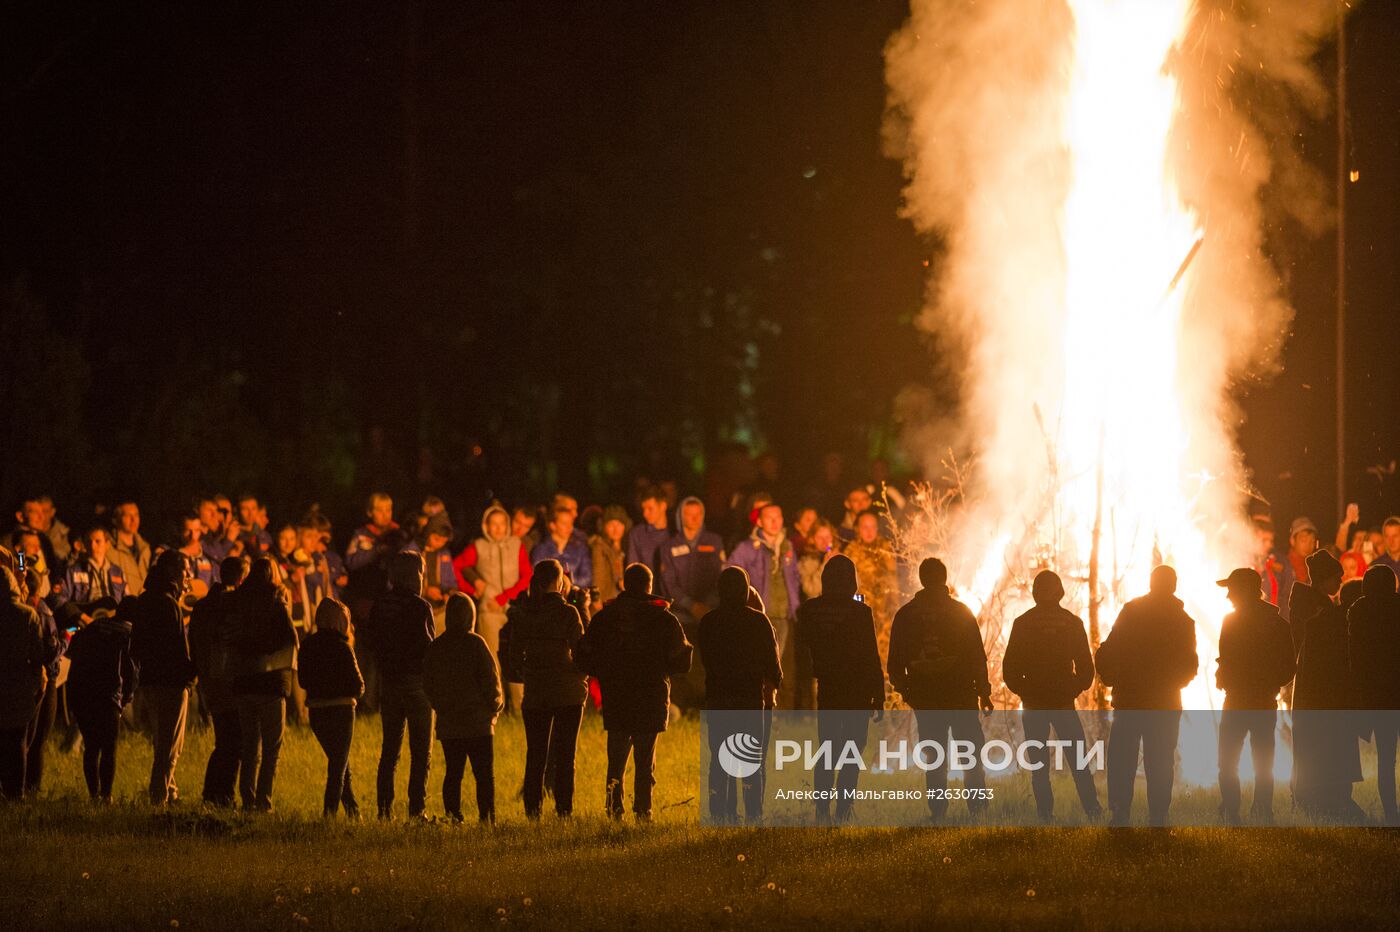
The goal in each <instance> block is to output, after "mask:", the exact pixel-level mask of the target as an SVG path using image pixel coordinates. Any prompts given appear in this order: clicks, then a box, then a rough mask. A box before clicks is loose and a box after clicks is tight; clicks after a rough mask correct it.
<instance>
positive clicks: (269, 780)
mask: <svg viewBox="0 0 1400 932" xmlns="http://www.w3.org/2000/svg"><path fill="white" fill-rule="evenodd" d="M277 573H278V571H277V567H276V564H275V563H273V561H272V558H271V557H259V558H258V559H256V560H254V561H253V563H252V565H251V566H250V567H249V568H248V578H247V579H245V580H244V581H243V583H242V584H241V585H240V586H239V587H238V589H237V590H235V592H234V603H233V614H234V617H235V618H236V624H237V631H236V633H235V636H234V653H235V656H236V658H237V659H236V660H235V664H234V666H235V674H234V677H233V698H234V702H235V704H236V705H237V707H238V730H239V733H240V735H241V736H242V753H241V754H240V755H239V774H238V795H239V798H240V799H241V800H242V802H243V807H244V808H245V809H255V810H258V811H260V812H268V811H270V810H271V809H272V784H273V781H274V780H275V779H276V777H277V760H278V757H279V756H280V755H281V751H282V734H283V731H284V729H285V727H286V717H287V716H286V712H287V707H286V703H287V697H288V696H289V695H291V692H292V671H293V670H295V669H296V652H297V632H296V628H295V627H294V626H293V624H292V610H291V605H290V602H289V600H288V597H287V593H286V590H285V589H284V588H283V587H282V586H281V585H279V582H278V575H277Z"/></svg>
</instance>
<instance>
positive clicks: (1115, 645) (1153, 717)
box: [1094, 565, 1200, 825]
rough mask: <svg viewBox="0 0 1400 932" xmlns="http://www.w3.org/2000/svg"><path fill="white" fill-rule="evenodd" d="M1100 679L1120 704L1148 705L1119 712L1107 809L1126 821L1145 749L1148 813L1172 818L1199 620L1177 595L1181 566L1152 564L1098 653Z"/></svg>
mask: <svg viewBox="0 0 1400 932" xmlns="http://www.w3.org/2000/svg"><path fill="white" fill-rule="evenodd" d="M1094 662H1095V664H1096V665H1097V666H1098V671H1099V679H1101V680H1102V681H1103V682H1104V684H1105V685H1106V686H1109V687H1111V688H1112V689H1113V708H1114V709H1115V710H1119V709H1129V710H1149V711H1151V713H1152V714H1150V715H1141V714H1139V715H1115V716H1114V718H1113V727H1112V729H1111V730H1110V731H1109V736H1108V752H1107V758H1108V761H1107V765H1108V808H1109V809H1110V811H1111V812H1112V821H1113V824H1114V825H1127V824H1128V821H1129V818H1130V814H1131V810H1132V806H1133V784H1134V782H1135V781H1136V779H1137V770H1138V749H1139V748H1141V749H1142V769H1143V773H1144V774H1145V775H1146V777H1147V811H1148V818H1149V820H1150V821H1151V823H1152V824H1153V825H1163V824H1165V823H1166V819H1167V811H1168V809H1169V808H1170V806H1171V800H1172V784H1173V782H1174V780H1175V773H1174V771H1175V768H1176V745H1177V739H1178V738H1179V737H1180V734H1181V691H1182V690H1183V689H1185V688H1186V684H1187V683H1190V682H1191V681H1192V680H1193V679H1195V678H1196V673H1197V672H1198V671H1197V667H1198V665H1199V662H1200V661H1199V658H1198V657H1197V656H1196V623H1195V622H1194V621H1192V620H1191V616H1190V615H1188V614H1186V609H1185V608H1183V607H1182V604H1181V600H1180V599H1178V598H1177V597H1176V570H1174V569H1172V568H1171V567H1170V566H1166V565H1161V566H1156V567H1153V569H1152V573H1151V576H1150V577H1149V580H1148V593H1147V595H1145V596H1141V597H1139V598H1136V599H1133V600H1132V601H1130V602H1128V604H1126V605H1124V606H1123V610H1122V611H1121V612H1119V613H1118V619H1117V621H1115V622H1114V624H1113V630H1112V631H1110V632H1109V634H1108V637H1107V638H1105V639H1104V642H1103V643H1102V644H1101V645H1099V650H1098V654H1097V655H1095V657H1094Z"/></svg>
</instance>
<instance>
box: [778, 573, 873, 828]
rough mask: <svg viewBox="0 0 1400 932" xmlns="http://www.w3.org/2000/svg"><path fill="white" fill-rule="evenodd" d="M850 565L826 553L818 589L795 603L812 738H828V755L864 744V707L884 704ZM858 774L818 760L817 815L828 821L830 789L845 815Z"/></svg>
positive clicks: (869, 619)
mask: <svg viewBox="0 0 1400 932" xmlns="http://www.w3.org/2000/svg"><path fill="white" fill-rule="evenodd" d="M859 585H860V583H859V581H858V580H857V578H856V565H855V564H854V563H853V562H851V560H850V558H849V557H846V556H844V555H839V554H838V555H837V556H834V557H832V558H831V559H830V560H829V561H828V562H827V564H826V568H825V569H823V570H822V594H821V595H819V596H817V597H816V598H814V599H808V600H807V601H806V602H803V603H802V604H801V605H799V606H798V608H797V618H796V631H795V633H794V636H795V646H796V650H795V653H796V656H798V657H802V658H811V669H812V673H813V675H814V676H815V677H816V684H817V708H818V710H820V712H821V714H820V715H818V717H817V735H818V740H819V741H821V742H823V743H828V742H829V744H828V746H829V748H830V751H831V760H832V761H836V760H838V759H840V757H841V755H842V751H843V750H844V749H845V748H846V747H847V746H849V745H850V744H854V745H855V746H856V747H857V748H858V749H863V748H864V747H865V742H866V740H867V739H868V737H869V733H870V729H869V722H870V713H871V712H875V713H876V714H877V715H882V714H883V710H884V707H885V673H884V668H883V667H881V665H880V651H879V647H878V646H877V644H876V641H875V617H874V615H873V613H872V612H871V610H870V606H868V605H866V604H865V603H864V602H863V601H859V600H858V599H857V597H856V593H857V590H858V588H859ZM859 779H860V771H859V770H858V769H857V768H856V767H854V766H849V765H848V766H844V767H839V768H838V767H833V766H819V767H817V768H816V771H815V772H814V773H813V775H812V785H813V787H814V789H816V790H817V791H818V798H817V800H816V812H817V821H818V822H819V823H822V824H826V823H829V822H830V821H831V801H830V799H828V798H825V797H824V796H822V795H821V794H823V793H826V792H829V791H831V790H832V789H833V787H834V788H835V790H836V793H837V796H838V799H837V803H836V820H837V821H838V822H840V821H845V820H847V819H849V818H850V817H851V814H852V811H853V809H852V806H853V805H854V803H853V800H852V799H850V798H849V797H848V796H847V793H848V791H853V790H855V788H856V784H857V782H858V781H859Z"/></svg>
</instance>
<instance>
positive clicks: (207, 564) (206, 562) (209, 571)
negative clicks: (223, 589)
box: [184, 551, 219, 589]
mask: <svg viewBox="0 0 1400 932" xmlns="http://www.w3.org/2000/svg"><path fill="white" fill-rule="evenodd" d="M184 557H185V565H186V566H187V567H189V571H190V578H191V579H200V580H203V581H204V584H205V585H206V586H208V587H209V588H210V589H213V588H214V584H215V583H217V582H218V581H219V564H217V563H215V562H214V561H213V560H211V559H209V554H208V552H207V551H206V552H204V553H201V554H200V555H199V556H197V557H192V556H190V555H189V554H184Z"/></svg>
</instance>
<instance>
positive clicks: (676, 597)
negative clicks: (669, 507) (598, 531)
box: [656, 495, 725, 709]
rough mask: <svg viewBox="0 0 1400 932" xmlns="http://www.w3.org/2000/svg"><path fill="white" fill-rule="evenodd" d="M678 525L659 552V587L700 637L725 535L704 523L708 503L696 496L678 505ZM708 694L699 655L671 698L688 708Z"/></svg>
mask: <svg viewBox="0 0 1400 932" xmlns="http://www.w3.org/2000/svg"><path fill="white" fill-rule="evenodd" d="M675 516H676V530H675V532H674V533H673V534H671V536H670V538H669V539H667V541H666V542H665V543H664V544H662V545H661V548H660V549H659V550H658V551H657V563H658V567H659V569H658V570H657V579H656V588H657V592H658V594H660V595H661V596H662V598H666V599H670V600H671V607H672V610H673V611H674V612H675V613H676V617H677V618H679V619H680V620H681V628H682V629H683V630H684V631H685V636H686V637H687V638H688V639H690V640H691V641H692V642H693V641H694V640H695V637H696V631H697V627H698V625H699V624H700V620H701V619H702V618H704V617H705V614H706V613H707V612H709V611H710V609H712V608H714V607H715V605H716V598H717V591H716V587H717V586H718V584H719V574H720V570H721V569H723V568H724V557H725V554H724V540H723V538H721V537H720V536H719V535H718V534H716V533H715V532H714V531H711V530H709V529H707V528H706V527H705V503H704V502H702V501H701V500H700V499H698V498H696V497H695V496H693V495H692V496H689V497H687V498H684V499H682V500H681V503H680V504H679V505H677V506H676V513H675ZM704 693H705V664H704V661H703V660H701V659H700V658H699V657H697V658H696V662H695V663H693V664H691V667H690V672H689V673H687V674H686V675H685V676H681V677H676V678H675V679H674V680H673V681H672V683H671V701H672V702H674V703H675V704H676V705H677V706H679V707H681V708H683V709H693V708H699V707H700V704H701V702H702V700H703V697H704Z"/></svg>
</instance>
